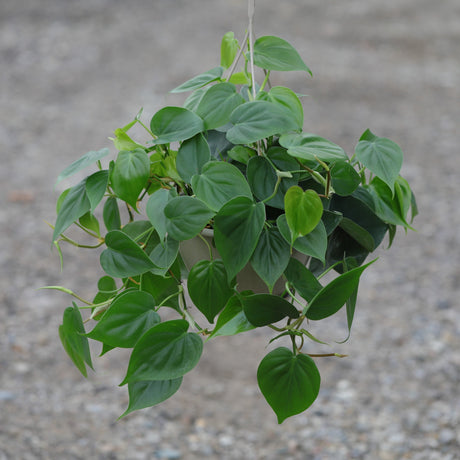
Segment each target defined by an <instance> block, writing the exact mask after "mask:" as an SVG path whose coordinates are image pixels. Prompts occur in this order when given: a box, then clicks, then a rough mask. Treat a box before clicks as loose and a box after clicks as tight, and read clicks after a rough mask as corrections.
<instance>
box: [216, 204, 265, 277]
mask: <svg viewBox="0 0 460 460" xmlns="http://www.w3.org/2000/svg"><path fill="white" fill-rule="evenodd" d="M264 222H265V207H264V205H263V204H262V203H254V202H253V201H252V200H250V199H249V198H246V197H237V198H234V199H233V200H231V201H229V202H228V203H227V204H226V205H224V206H223V207H222V209H221V210H220V211H219V212H218V214H216V216H215V218H214V239H215V242H216V247H217V249H218V251H219V253H220V255H221V257H222V259H223V261H224V264H225V268H226V269H227V273H228V277H229V280H231V279H233V277H234V276H236V274H237V273H238V272H239V271H240V270H242V269H243V268H244V266H245V265H246V264H247V263H248V261H249V259H250V258H251V256H252V254H253V252H254V250H255V248H256V246H257V242H258V240H259V236H260V233H261V232H262V228H263V225H264Z"/></svg>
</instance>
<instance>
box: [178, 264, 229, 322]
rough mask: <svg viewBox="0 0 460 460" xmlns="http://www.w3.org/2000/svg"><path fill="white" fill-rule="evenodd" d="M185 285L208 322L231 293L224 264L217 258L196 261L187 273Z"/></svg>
mask: <svg viewBox="0 0 460 460" xmlns="http://www.w3.org/2000/svg"><path fill="white" fill-rule="evenodd" d="M187 287H188V293H189V294H190V298H191V299H192V301H193V303H194V304H195V306H196V307H197V308H198V310H200V311H201V313H203V314H204V316H206V319H207V320H208V321H209V322H210V323H213V322H214V317H215V316H216V315H217V314H218V313H219V312H220V311H221V310H222V309H223V308H224V306H225V304H226V303H227V301H228V299H229V298H230V297H231V296H232V294H233V290H232V289H231V288H230V286H229V284H228V280H227V272H226V270H225V267H224V264H223V262H222V261H221V260H219V259H217V260H201V261H200V262H198V263H196V264H195V265H194V266H193V267H192V269H191V270H190V273H189V275H188V279H187Z"/></svg>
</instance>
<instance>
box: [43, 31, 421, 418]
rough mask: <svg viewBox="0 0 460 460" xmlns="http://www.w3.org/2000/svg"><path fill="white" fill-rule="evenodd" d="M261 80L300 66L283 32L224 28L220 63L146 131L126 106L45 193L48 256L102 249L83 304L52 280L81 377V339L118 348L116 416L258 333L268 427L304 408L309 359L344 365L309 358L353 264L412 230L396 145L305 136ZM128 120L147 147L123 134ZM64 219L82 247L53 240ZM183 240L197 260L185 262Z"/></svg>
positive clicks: (357, 266) (315, 380)
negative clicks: (120, 395)
mask: <svg viewBox="0 0 460 460" xmlns="http://www.w3.org/2000/svg"><path fill="white" fill-rule="evenodd" d="M240 61H241V62H242V65H241V69H240V71H239V72H235V69H236V68H237V65H238V64H237V63H238V62H240ZM256 68H257V69H258V70H257V72H260V74H261V78H260V80H261V82H260V84H257V83H256V70H255V69H256ZM273 71H300V72H305V73H306V74H310V73H311V72H310V70H309V68H308V67H307V65H306V64H305V63H304V62H303V60H302V59H301V57H300V56H299V54H298V53H297V51H296V50H295V49H294V48H293V47H292V46H291V45H290V44H289V43H288V42H286V41H285V40H283V39H281V38H278V37H273V36H264V37H260V38H258V39H257V40H256V41H255V42H254V43H251V40H247V39H246V38H245V40H244V42H243V44H242V45H241V46H240V44H239V43H238V41H237V40H236V39H235V38H234V35H233V33H231V32H230V33H227V34H226V35H225V36H224V38H223V40H222V46H221V65H220V66H218V67H215V68H213V69H211V70H209V71H207V72H205V73H202V74H200V75H198V76H196V77H194V78H192V79H191V80H189V81H187V82H185V83H183V84H182V85H180V86H179V87H177V88H175V89H174V90H173V91H172V92H173V93H182V92H184V93H185V92H188V93H189V95H188V97H187V98H186V100H185V103H184V105H183V106H182V107H171V106H168V107H164V108H162V109H161V110H159V111H158V112H156V113H155V114H154V115H153V117H152V118H151V120H150V124H149V125H147V124H145V123H144V121H142V113H139V114H138V115H137V116H136V117H135V118H134V120H133V121H131V122H130V123H129V124H127V125H126V126H124V127H123V128H120V129H117V130H115V137H114V138H113V139H112V141H113V144H114V146H115V148H116V150H117V152H116V154H115V156H114V158H113V159H112V160H110V161H108V162H107V161H106V158H107V157H108V156H109V149H108V148H103V149H102V150H98V151H90V152H88V153H87V154H85V155H84V156H83V157H81V158H80V159H79V160H77V161H75V162H74V163H73V164H71V165H70V166H69V167H68V168H66V169H65V170H64V171H63V172H62V174H61V175H60V176H59V178H58V182H59V181H61V180H62V179H64V178H68V177H69V176H71V175H72V174H74V173H76V172H78V171H81V170H82V169H83V168H86V167H88V166H91V165H93V166H94V168H95V169H96V170H95V172H91V173H90V175H88V176H87V177H86V178H84V179H83V180H81V181H80V182H79V183H78V184H77V185H74V186H73V187H71V188H68V189H67V190H65V191H64V192H63V193H62V194H61V196H60V197H59V199H58V203H57V219H56V222H55V225H54V226H53V228H54V234H53V241H54V245H55V246H56V247H57V248H58V250H59V253H60V254H61V251H60V245H61V243H62V242H68V243H71V244H73V245H74V246H77V247H84V248H101V249H103V250H102V251H101V252H100V268H101V276H100V279H99V280H98V281H97V283H96V280H95V284H97V292H96V294H95V296H94V298H93V299H92V300H84V299H82V298H81V297H80V296H79V295H78V294H76V293H74V292H72V291H71V290H69V289H66V288H63V287H60V286H50V288H53V289H58V290H61V291H64V292H67V293H68V294H70V295H71V296H73V298H74V300H75V302H74V303H73V306H69V307H68V308H66V309H65V311H64V317H63V322H62V325H61V326H60V328H59V334H60V337H61V340H62V343H63V345H64V348H65V350H66V351H67V353H68V354H69V356H70V358H71V359H72V361H73V362H74V364H75V365H76V366H77V368H78V369H79V370H80V371H81V373H82V374H83V375H84V376H86V375H87V367H90V368H92V367H93V365H92V359H91V356H90V348H89V343H88V339H91V340H95V341H98V342H101V344H102V354H105V353H107V352H109V351H110V350H112V349H114V348H129V349H131V350H132V351H131V355H130V358H129V362H128V363H127V365H126V371H125V375H124V377H123V379H122V381H121V385H127V386H128V392H129V405H128V408H127V409H126V412H125V413H124V414H123V415H126V414H128V413H130V412H132V411H134V410H137V409H142V408H145V407H149V406H153V405H155V404H158V403H160V402H162V401H164V400H165V399H167V398H169V397H170V396H172V395H173V394H174V393H175V392H176V391H177V390H178V389H179V387H180V385H181V383H182V379H183V377H184V375H185V374H187V373H188V372H189V371H191V370H192V369H193V368H194V367H195V366H196V365H197V363H198V361H199V359H200V356H201V353H202V350H203V343H206V342H207V341H208V340H217V337H218V336H231V335H235V334H240V333H248V332H249V331H251V330H253V329H256V328H261V327H268V328H270V329H272V330H273V331H274V332H273V338H272V339H271V340H270V343H272V344H271V347H270V349H271V351H269V352H268V354H267V355H266V356H265V357H264V358H263V359H262V361H261V363H260V365H259V367H258V370H257V381H258V384H259V387H260V390H261V392H262V394H263V396H264V397H265V399H266V400H267V402H268V403H269V404H270V406H271V407H272V409H273V410H274V412H275V413H276V416H277V418H278V422H279V423H281V422H282V421H283V420H285V419H286V418H287V417H290V416H292V415H295V414H298V413H300V412H302V411H304V410H305V409H307V408H308V407H309V406H310V405H311V404H312V403H313V401H314V400H315V399H316V397H317V395H318V392H319V388H320V374H319V372H318V369H317V367H316V365H315V362H314V360H313V358H316V357H321V356H338V357H341V356H343V355H341V354H338V353H318V350H315V347H319V346H321V345H320V344H323V343H324V342H322V341H320V340H319V339H318V338H316V337H315V336H314V335H313V334H312V332H311V328H310V326H311V322H313V321H319V320H322V319H325V318H327V317H329V316H331V315H334V314H335V313H336V312H338V311H339V310H340V309H342V308H345V309H346V318H347V326H348V330H349V329H350V328H351V325H352V322H353V316H354V311H355V304H356V298H357V290H358V283H359V280H360V276H361V274H362V273H363V272H364V270H366V269H367V268H368V267H369V266H370V265H371V264H373V262H374V261H375V260H371V261H368V262H366V258H367V257H368V255H369V254H370V253H372V252H373V251H374V250H375V249H376V248H377V247H378V246H379V245H380V244H381V243H382V241H383V239H384V237H385V235H388V237H389V238H388V241H389V244H390V245H391V242H392V241H393V238H394V236H395V233H396V229H397V227H398V226H401V227H403V228H404V229H409V228H411V226H410V223H409V222H410V221H411V220H412V218H413V216H414V215H415V214H416V205H415V199H414V195H413V193H412V191H411V189H410V187H409V184H408V183H407V181H406V180H405V179H403V178H402V177H401V176H400V175H399V173H400V169H401V165H402V161H403V154H402V152H401V149H400V148H399V147H398V145H397V144H395V143H394V142H393V141H391V140H389V139H386V138H382V137H379V136H378V135H376V134H374V133H373V132H371V131H370V130H366V131H365V132H364V133H363V134H362V136H361V137H360V138H359V141H358V142H357V145H356V149H355V151H354V152H353V154H352V155H350V156H349V155H347V153H346V152H345V151H344V150H343V149H342V148H341V147H339V146H338V145H336V144H335V143H333V142H331V141H329V140H327V139H324V138H322V137H320V136H318V135H316V134H310V133H308V132H304V131H303V124H304V116H303V109H302V104H301V101H300V99H299V95H297V94H296V93H295V92H294V91H292V90H291V89H289V88H286V87H284V86H273V87H272V86H271V84H270V75H271V73H272V72H273ZM135 125H137V126H140V127H143V128H142V130H144V129H145V132H146V136H148V139H143V140H134V139H133V137H134V136H133V135H132V134H131V133H132V132H133V131H131V132H130V130H131V129H132V128H133V127H134V126H135ZM138 131H139V129H138ZM141 134H142V133H141ZM138 136H139V134H138ZM104 163H106V164H105V165H104ZM408 214H410V216H409V217H408ZM72 224H73V225H75V226H76V227H78V228H79V229H80V230H81V231H83V232H84V233H85V234H86V236H85V238H86V239H84V240H82V241H81V242H77V241H75V239H76V237H75V236H73V235H72V238H71V237H70V236H68V235H69V234H68V233H67V235H66V231H67V229H68V228H69V227H70V226H71V225H72ZM104 227H105V228H104ZM88 238H92V239H94V243H91V242H88V241H87V239H88ZM194 245H196V246H200V245H201V246H202V247H204V248H205V252H204V253H203V254H202V255H198V256H197V255H194V256H193V257H192V258H190V257H189V256H188V255H187V254H186V253H185V249H186V247H188V248H190V247H191V246H194ZM251 271H252V272H253V273H252V274H253V276H254V285H252V284H251V282H249V284H248V279H250V274H249V273H250V272H251ZM242 273H244V275H243V276H241V274H242ZM326 273H328V276H327V280H328V281H327V282H325V281H324V279H323V277H324V275H325V274H326ZM82 312H83V313H84V315H83V316H85V320H83V319H82V314H81V313H82ZM307 342H308V346H307ZM276 344H281V345H282V346H281V345H280V346H276ZM310 344H311V345H312V346H310ZM112 353H113V351H112Z"/></svg>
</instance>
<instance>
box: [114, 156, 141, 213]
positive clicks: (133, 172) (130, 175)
mask: <svg viewBox="0 0 460 460" xmlns="http://www.w3.org/2000/svg"><path fill="white" fill-rule="evenodd" d="M149 176H150V161H149V157H148V155H147V153H146V152H145V151H144V150H142V149H136V150H133V151H127V150H122V151H121V152H120V153H119V154H118V157H117V160H116V162H115V166H114V168H113V171H112V187H113V191H114V192H115V193H116V195H117V196H118V197H119V198H121V199H122V200H123V201H126V202H127V203H129V204H130V205H131V206H132V207H133V208H134V209H137V199H138V197H139V194H140V192H141V191H142V190H143V188H144V187H145V186H146V183H147V180H148V178H149Z"/></svg>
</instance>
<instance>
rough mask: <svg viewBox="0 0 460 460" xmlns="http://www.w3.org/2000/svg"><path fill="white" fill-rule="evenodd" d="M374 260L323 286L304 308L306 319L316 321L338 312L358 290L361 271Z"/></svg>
mask: <svg viewBox="0 0 460 460" xmlns="http://www.w3.org/2000/svg"><path fill="white" fill-rule="evenodd" d="M376 260H377V259H374V260H373V261H372V262H369V263H368V264H366V265H362V266H361V267H357V268H354V269H352V270H350V271H348V272H345V273H343V274H342V275H339V276H338V277H337V278H335V279H333V280H332V281H331V282H330V283H329V284H327V285H326V286H324V287H323V288H322V289H321V291H319V292H318V293H317V294H316V295H315V297H313V299H311V302H310V303H309V304H308V305H307V306H306V307H305V309H304V314H305V315H306V317H307V318H308V319H311V320H315V321H317V320H320V319H324V318H327V317H328V316H331V315H333V314H334V313H336V312H338V311H339V310H340V309H341V308H342V307H343V305H344V304H345V303H346V301H347V300H348V299H349V298H350V297H351V296H352V295H353V294H354V292H355V290H356V289H357V288H358V284H359V278H360V277H361V274H362V273H363V271H364V270H365V269H366V268H367V267H369V265H371V264H373V263H374V262H375V261H376Z"/></svg>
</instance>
